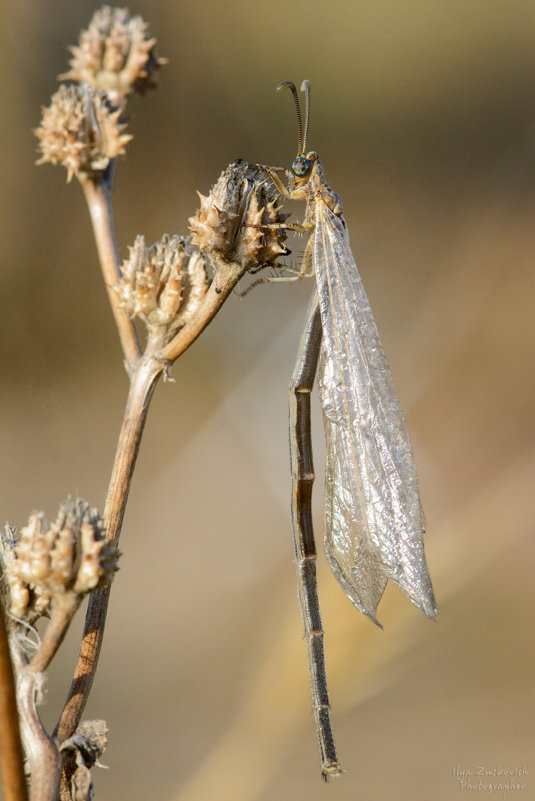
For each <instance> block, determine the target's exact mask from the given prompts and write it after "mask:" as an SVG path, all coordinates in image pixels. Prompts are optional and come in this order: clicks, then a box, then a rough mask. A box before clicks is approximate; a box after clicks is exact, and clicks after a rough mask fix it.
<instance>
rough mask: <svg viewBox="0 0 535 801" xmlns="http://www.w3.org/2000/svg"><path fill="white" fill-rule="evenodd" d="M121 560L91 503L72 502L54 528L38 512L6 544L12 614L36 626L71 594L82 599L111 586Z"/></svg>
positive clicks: (8, 532) (8, 535)
mask: <svg viewBox="0 0 535 801" xmlns="http://www.w3.org/2000/svg"><path fill="white" fill-rule="evenodd" d="M118 557H119V552H118V551H117V549H116V548H115V546H114V545H112V544H111V543H110V542H109V541H108V540H107V539H106V536H105V530H104V524H103V521H102V518H101V517H100V515H99V514H98V512H97V511H96V509H91V508H90V506H89V504H88V503H87V502H86V501H83V500H81V499H78V500H76V501H73V500H71V499H68V500H67V501H66V503H64V504H62V506H61V507H60V510H59V513H58V516H57V519H56V520H55V521H54V523H52V524H51V525H50V526H49V525H48V524H47V521H46V518H45V516H44V514H43V512H33V513H32V514H31V515H30V518H29V520H28V524H27V525H26V526H24V528H23V529H22V530H21V533H20V538H19V539H18V541H15V539H14V536H13V531H12V529H10V528H9V527H6V537H5V539H4V540H3V542H2V554H1V561H2V562H3V569H4V572H5V577H6V580H7V586H8V588H9V604H8V608H9V611H10V614H11V615H12V616H13V617H15V618H24V619H26V620H28V621H29V622H30V623H31V622H33V621H35V620H36V619H37V618H38V617H40V616H41V615H43V614H46V613H47V612H48V609H49V607H50V605H51V604H53V603H54V602H55V601H57V600H58V599H60V598H61V597H62V596H63V595H65V594H66V593H67V592H73V593H74V594H76V595H79V596H80V597H82V596H83V595H85V594H86V593H88V592H90V591H91V590H93V589H95V587H97V586H98V585H100V584H106V583H109V582H110V581H111V579H112V578H113V574H114V572H115V571H116V570H117V560H118Z"/></svg>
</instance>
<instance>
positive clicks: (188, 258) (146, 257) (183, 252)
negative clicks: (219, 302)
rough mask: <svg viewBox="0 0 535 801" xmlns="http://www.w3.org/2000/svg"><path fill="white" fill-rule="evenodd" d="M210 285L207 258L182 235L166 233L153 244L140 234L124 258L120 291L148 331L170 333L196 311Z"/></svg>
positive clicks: (134, 315) (131, 314)
mask: <svg viewBox="0 0 535 801" xmlns="http://www.w3.org/2000/svg"><path fill="white" fill-rule="evenodd" d="M207 289H208V279H207V276H206V268H205V264H204V258H203V257H202V255H201V254H200V252H199V251H198V250H196V249H195V248H193V247H192V246H191V245H189V244H187V243H186V241H185V240H184V238H183V237H180V236H169V235H167V234H165V235H164V236H163V237H162V238H161V240H160V241H159V242H156V244H154V245H152V246H151V247H146V246H145V240H144V238H143V237H142V236H138V237H137V238H136V241H135V243H134V246H133V247H131V248H130V257H129V258H128V259H126V260H125V261H124V262H123V266H122V278H121V280H120V282H119V285H118V288H117V291H118V293H119V298H120V301H121V305H122V307H123V308H124V309H125V310H126V311H127V312H128V314H129V315H130V316H131V317H141V318H142V319H143V320H144V321H145V323H146V325H147V328H148V329H149V331H151V330H156V329H160V330H161V328H162V327H164V326H165V327H166V328H167V331H168V333H169V334H173V333H175V332H176V331H177V329H178V328H181V327H182V326H183V325H184V324H185V323H186V322H187V320H188V319H189V318H190V317H191V316H192V314H194V312H195V311H196V309H197V308H198V306H199V303H200V302H201V300H202V299H203V297H204V295H205V294H206V291H207Z"/></svg>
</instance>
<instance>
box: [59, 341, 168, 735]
mask: <svg viewBox="0 0 535 801" xmlns="http://www.w3.org/2000/svg"><path fill="white" fill-rule="evenodd" d="M163 367H164V365H163V364H162V363H161V362H158V361H157V360H156V359H155V358H154V357H153V356H150V357H149V358H147V359H145V360H144V361H143V362H142V363H140V365H139V366H138V369H137V370H136V371H135V373H134V375H133V378H132V383H131V386H130V392H129V394H128V400H127V404H126V410H125V415H124V419H123V425H122V428H121V433H120V435H119V442H118V444H117V450H116V454H115V462H114V466H113V473H112V478H111V481H110V486H109V489H108V496H107V499H106V508H105V510H104V523H105V526H106V532H107V536H108V538H109V539H110V540H111V541H112V542H115V543H117V542H118V540H119V537H120V533H121V526H122V522H123V517H124V512H125V507H126V502H127V499H128V493H129V490H130V483H131V481H132V476H133V474H134V467H135V463H136V458H137V454H138V451H139V445H140V442H141V435H142V433H143V428H144V425H145V420H146V418H147V413H148V410H149V405H150V401H151V398H152V393H153V391H154V387H155V385H156V380H157V378H158V376H159V374H160V373H161V372H162V370H163ZM109 595H110V587H109V586H106V587H102V588H98V589H96V590H94V591H93V592H92V593H91V595H90V596H89V605H88V608H87V613H86V620H85V628H84V634H83V638H82V642H81V645H80V652H79V655H78V663H77V666H76V670H75V673H74V678H73V682H72V684H71V688H70V691H69V696H68V698H67V701H66V704H65V707H64V709H63V712H62V714H61V718H60V720H59V723H58V726H57V728H56V731H55V733H54V734H55V737H56V738H57V740H58V741H59V742H60V743H61V742H63V740H65V739H66V738H67V737H71V736H72V735H73V733H74V731H75V729H76V727H77V726H78V724H79V722H80V719H81V716H82V713H83V710H84V707H85V704H86V701H87V698H88V696H89V692H90V691H91V686H92V684H93V678H94V675H95V671H96V668H97V663H98V658H99V654H100V649H101V646H102V640H103V637H104V624H105V622H106V612H107V607H108V599H109Z"/></svg>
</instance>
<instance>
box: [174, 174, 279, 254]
mask: <svg viewBox="0 0 535 801" xmlns="http://www.w3.org/2000/svg"><path fill="white" fill-rule="evenodd" d="M199 197H200V200H201V206H200V209H199V210H198V211H197V212H196V213H195V215H194V216H193V217H190V218H189V221H188V222H189V225H190V230H191V232H192V242H193V244H194V245H195V246H196V247H198V248H199V249H200V250H203V251H204V250H205V251H209V252H210V253H215V254H219V255H220V256H223V257H224V258H226V259H228V260H232V261H236V262H238V263H240V264H241V265H242V266H244V267H247V269H251V268H254V267H260V266H264V265H270V264H275V262H276V260H277V258H278V257H279V256H283V255H286V254H287V253H288V250H287V248H286V247H285V246H284V244H283V242H284V241H285V239H286V232H285V231H284V229H280V228H277V227H274V228H266V227H264V228H263V227H262V226H280V225H282V224H283V223H284V222H285V220H286V219H287V217H288V215H287V214H280V209H281V206H279V205H277V203H278V201H279V194H278V192H277V191H276V189H275V188H274V186H273V184H272V182H271V181H268V180H266V175H265V173H263V172H262V170H261V169H260V168H259V167H256V166H254V165H252V164H247V162H245V161H242V160H238V161H235V162H234V163H233V164H230V165H229V166H228V167H227V169H226V170H224V171H223V172H222V173H221V175H220V176H219V179H218V180H217V182H216V183H215V184H214V186H213V187H212V189H211V191H210V194H209V195H208V196H207V197H205V196H204V195H201V193H200V192H199Z"/></svg>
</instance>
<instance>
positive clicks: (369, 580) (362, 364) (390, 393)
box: [313, 200, 437, 620]
mask: <svg viewBox="0 0 535 801" xmlns="http://www.w3.org/2000/svg"><path fill="white" fill-rule="evenodd" d="M315 214H316V228H315V232H314V249H313V259H314V269H315V274H316V285H317V291H318V297H319V303H320V309H321V320H322V327H323V340H322V353H321V360H320V369H319V392H320V399H321V404H322V407H323V416H324V424H325V437H326V444H327V467H326V501H325V522H326V531H325V549H326V553H327V558H328V560H329V563H330V565H331V567H332V569H333V571H334V574H335V575H336V577H337V579H338V580H339V582H340V583H341V585H342V587H343V588H344V590H345V592H346V593H347V595H348V596H349V598H350V599H351V600H352V601H353V603H354V604H355V606H356V607H357V608H358V609H359V610H360V611H361V612H364V613H365V614H367V615H368V616H369V617H371V618H372V619H373V620H375V611H376V609H377V604H378V603H379V601H380V599H381V596H382V594H383V592H384V589H385V586H386V583H387V581H388V579H391V580H392V581H394V582H395V583H396V584H397V585H398V586H399V587H400V588H401V589H402V590H403V592H404V593H405V594H406V595H407V596H408V597H409V598H410V599H411V601H413V603H415V604H416V605H417V606H418V607H420V608H421V609H422V611H423V612H424V613H425V614H426V615H428V616H429V617H432V618H434V617H435V616H436V611H437V610H436V605H435V599H434V596H433V589H432V586H431V580H430V578H429V573H428V570H427V564H426V561H425V555H424V549H423V532H424V530H425V523H424V517H423V512H422V508H421V505H420V498H419V494H418V477H417V474H416V467H415V464H414V458H413V455H412V449H411V444H410V440H409V435H408V432H407V427H406V425H405V419H404V417H403V412H402V411H401V407H400V404H399V400H398V397H397V393H396V390H395V387H394V382H393V380H392V376H391V374H390V369H389V367H388V364H387V362H386V359H385V356H384V352H383V347H382V344H381V340H380V339H379V333H378V331H377V326H376V325H375V320H374V319H373V315H372V311H371V308H370V304H369V301H368V298H367V296H366V293H365V291H364V287H363V285H362V281H361V279H360V276H359V273H358V270H357V267H356V264H355V261H354V259H353V255H352V253H351V248H350V246H349V241H348V238H347V234H346V229H345V226H344V223H343V221H342V219H341V218H340V217H338V216H337V215H336V214H334V213H333V212H332V211H331V210H330V209H329V207H328V206H327V205H326V204H325V203H324V202H323V201H322V200H317V201H316V212H315Z"/></svg>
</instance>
